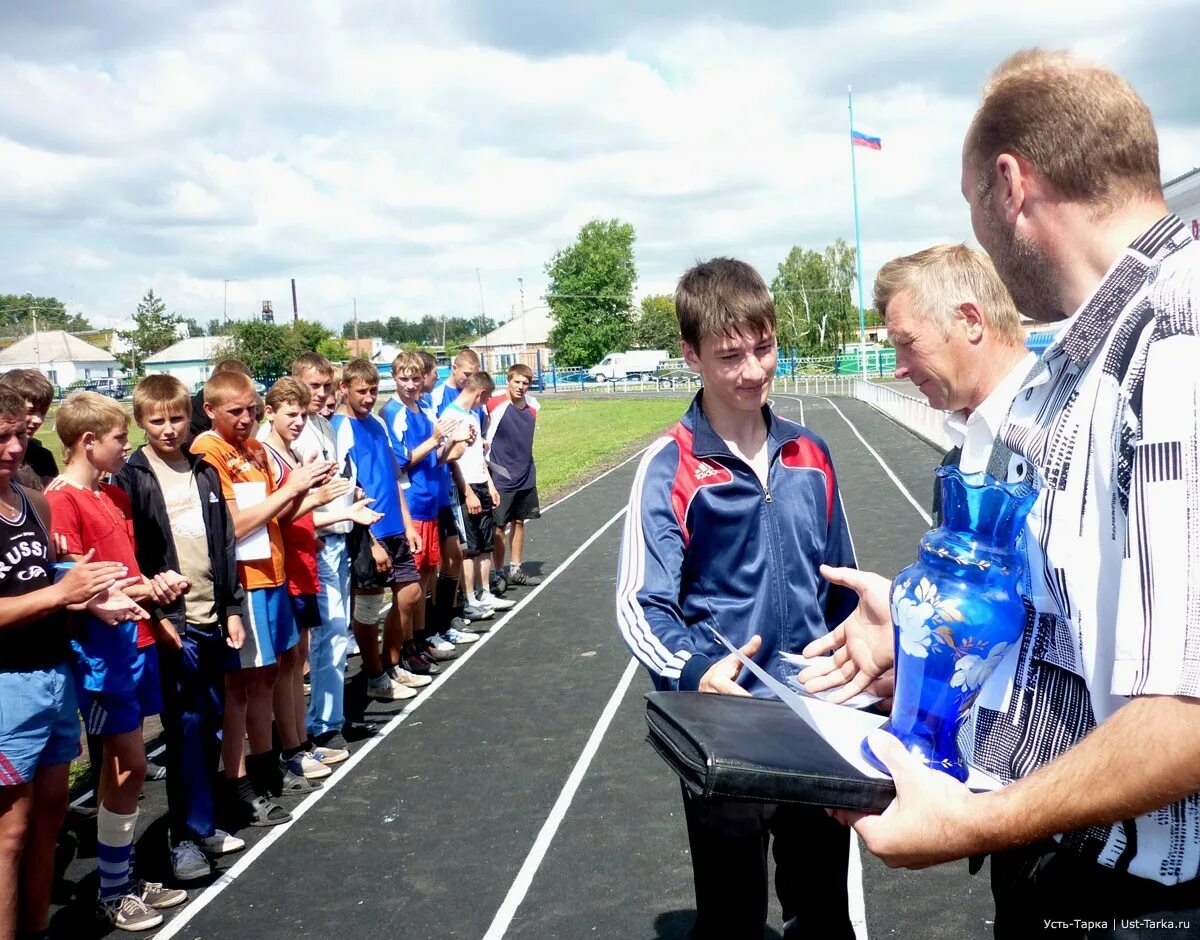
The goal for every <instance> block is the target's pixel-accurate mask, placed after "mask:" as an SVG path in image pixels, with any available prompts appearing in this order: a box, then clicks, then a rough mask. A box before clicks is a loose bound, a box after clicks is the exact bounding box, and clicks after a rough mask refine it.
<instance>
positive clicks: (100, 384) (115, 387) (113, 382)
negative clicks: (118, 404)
mask: <svg viewBox="0 0 1200 940" xmlns="http://www.w3.org/2000/svg"><path fill="white" fill-rule="evenodd" d="M83 389H84V391H88V392H96V393H97V394H99V395H107V396H108V397H109V398H115V399H117V400H118V401H120V400H121V399H122V398H126V397H128V395H129V390H128V388H126V385H125V382H124V381H123V380H121V379H114V378H103V379H91V380H89V381H86V382H84V383H83Z"/></svg>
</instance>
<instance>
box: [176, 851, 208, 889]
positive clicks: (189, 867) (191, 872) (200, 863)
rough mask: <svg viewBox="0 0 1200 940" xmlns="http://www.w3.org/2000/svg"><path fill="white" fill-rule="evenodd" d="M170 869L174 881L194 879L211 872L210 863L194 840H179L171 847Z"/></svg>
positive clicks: (206, 875) (204, 876) (203, 876)
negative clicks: (177, 843)
mask: <svg viewBox="0 0 1200 940" xmlns="http://www.w3.org/2000/svg"><path fill="white" fill-rule="evenodd" d="M171 871H172V872H173V873H174V875H175V880H176V881H195V880H196V879H197V878H207V877H208V876H209V875H211V874H212V865H211V864H209V861H208V858H207V856H205V854H204V853H203V852H201V851H200V846H198V845H196V843H195V842H180V843H179V845H177V846H175V848H173V849H171Z"/></svg>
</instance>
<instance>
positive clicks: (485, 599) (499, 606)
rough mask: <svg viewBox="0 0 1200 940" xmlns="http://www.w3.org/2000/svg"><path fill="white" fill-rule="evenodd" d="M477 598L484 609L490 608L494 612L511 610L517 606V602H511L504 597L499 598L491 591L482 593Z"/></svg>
mask: <svg viewBox="0 0 1200 940" xmlns="http://www.w3.org/2000/svg"><path fill="white" fill-rule="evenodd" d="M476 596H477V598H478V600H479V603H480V604H482V605H483V606H484V607H490V608H491V609H492V610H511V609H512V608H514V607H516V606H517V602H516V601H509V600H505V599H504V598H502V597H497V596H496V595H495V594H493V593H492V592H491V591H480V592H479V593H478V594H477V595H476Z"/></svg>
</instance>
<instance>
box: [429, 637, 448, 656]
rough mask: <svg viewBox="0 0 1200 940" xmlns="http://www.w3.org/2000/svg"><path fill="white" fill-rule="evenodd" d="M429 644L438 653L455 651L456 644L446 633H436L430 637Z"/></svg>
mask: <svg viewBox="0 0 1200 940" xmlns="http://www.w3.org/2000/svg"><path fill="white" fill-rule="evenodd" d="M429 645H430V646H432V647H433V649H434V651H435V652H438V653H453V652H454V644H453V643H451V642H450V641H449V640H448V639H447V638H446V635H445V634H444V633H435V634H434V635H433V636H431V637H430V638H429Z"/></svg>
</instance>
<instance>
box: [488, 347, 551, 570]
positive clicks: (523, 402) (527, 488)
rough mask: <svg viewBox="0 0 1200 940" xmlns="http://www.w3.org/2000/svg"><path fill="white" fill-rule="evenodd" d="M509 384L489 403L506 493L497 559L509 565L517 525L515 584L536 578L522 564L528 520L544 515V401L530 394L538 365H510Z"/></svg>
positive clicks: (499, 565) (496, 466)
mask: <svg viewBox="0 0 1200 940" xmlns="http://www.w3.org/2000/svg"><path fill="white" fill-rule="evenodd" d="M506 382H507V385H506V388H505V392H504V394H503V395H497V396H495V397H494V398H492V399H491V400H490V401H488V403H487V408H488V428H487V443H488V447H489V450H488V463H489V464H491V471H492V480H493V481H494V482H495V484H496V490H497V491H498V492H499V494H500V504H499V505H498V506H497V507H496V511H495V519H496V544H495V548H494V551H493V552H492V561H493V563H494V564H495V568H496V571H500V570H502V569H503V568H504V550H505V528H506V527H509V526H511V531H510V533H509V535H508V541H509V544H510V545H511V551H510V558H511V561H510V563H509V566H508V570H507V572H506V574H505V577H506V580H507V582H508V583H509V584H534V583H536V582H537V580H538V579H537V578H531V577H530V576H529V575H528V574H526V573H525V572H524V571H522V570H521V563H522V562H523V561H524V560H525V520H527V519H538V518H540V517H541V515H542V511H541V508H540V507H539V506H538V492H537V467H536V466H535V465H534V462H533V432H534V425H535V422H536V420H537V413H538V402H537V399H536V398H534V397H533V396H532V395H530V394H528V392H529V385H530V383H532V382H533V370H532V369H530V368H529V366H527V365H525V364H524V363H523V362H518V363H516V364H514V365H511V366H509V367H508V372H507V373H506Z"/></svg>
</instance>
